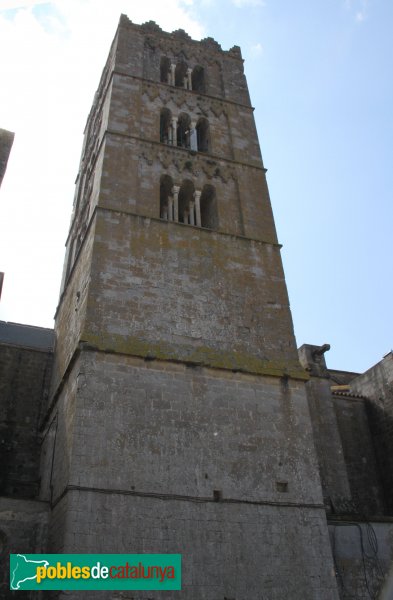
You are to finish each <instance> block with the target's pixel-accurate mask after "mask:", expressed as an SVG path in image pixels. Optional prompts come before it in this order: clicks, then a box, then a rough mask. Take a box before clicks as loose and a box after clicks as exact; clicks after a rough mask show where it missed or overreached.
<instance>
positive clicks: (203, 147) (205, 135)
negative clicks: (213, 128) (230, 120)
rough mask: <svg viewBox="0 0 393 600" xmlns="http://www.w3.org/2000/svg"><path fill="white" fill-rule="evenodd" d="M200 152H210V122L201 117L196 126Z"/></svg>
mask: <svg viewBox="0 0 393 600" xmlns="http://www.w3.org/2000/svg"><path fill="white" fill-rule="evenodd" d="M196 132H197V145H198V152H210V138H209V121H208V120H207V119H205V118H204V117H201V118H200V119H199V121H198V123H197V125H196Z"/></svg>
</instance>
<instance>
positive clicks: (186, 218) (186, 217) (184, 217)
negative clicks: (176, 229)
mask: <svg viewBox="0 0 393 600" xmlns="http://www.w3.org/2000/svg"><path fill="white" fill-rule="evenodd" d="M183 223H186V224H187V225H188V210H185V211H184V215H183Z"/></svg>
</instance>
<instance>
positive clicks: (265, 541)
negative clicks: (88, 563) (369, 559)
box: [54, 490, 338, 600]
mask: <svg viewBox="0 0 393 600" xmlns="http://www.w3.org/2000/svg"><path fill="white" fill-rule="evenodd" d="M65 501H66V500H65V499H63V500H62V501H61V502H62V503H63V502H65ZM67 503H68V506H67V510H68V511H69V512H68V514H69V519H70V521H71V522H72V523H73V526H74V531H77V532H78V533H77V534H72V532H70V533H69V535H66V540H65V544H64V546H63V547H64V551H65V552H110V553H122V552H124V553H128V552H133V553H139V552H141V553H160V552H167V553H181V554H182V580H183V585H182V591H181V592H166V593H160V592H142V591H140V592H112V593H110V592H108V593H107V595H106V598H107V600H119V599H120V598H121V599H128V600H131V599H133V600H158V599H162V598H163V597H170V598H174V599H175V598H182V600H218V599H224V598H226V599H227V600H262V599H263V600H283V599H284V598H288V599H290V600H338V595H337V592H336V581H335V576H334V569H333V564H332V559H331V553H330V546H329V540H328V535H327V529H326V523H325V516H324V512H323V510H312V509H306V508H294V507H284V506H282V507H277V506H256V505H247V504H228V503H225V502H212V501H210V502H201V503H196V502H188V501H184V500H178V499H175V498H170V497H169V498H163V499H159V498H151V497H150V498H147V497H143V498H141V497H136V496H135V497H131V496H124V495H121V494H105V493H94V492H83V491H77V490H74V491H70V492H68V494H67ZM60 513H61V508H60V507H59V514H60ZM57 549H58V548H57V547H56V546H55V548H54V551H57ZM168 594H169V595H168ZM101 597H102V596H101V595H100V592H83V593H81V592H79V593H78V592H68V593H67V596H65V595H61V594H60V598H67V599H70V600H74V599H76V598H84V599H85V600H95V599H96V598H101Z"/></svg>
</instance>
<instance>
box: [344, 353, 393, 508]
mask: <svg viewBox="0 0 393 600" xmlns="http://www.w3.org/2000/svg"><path fill="white" fill-rule="evenodd" d="M350 387H351V390H352V391H353V392H354V393H357V394H362V395H363V396H366V397H367V398H368V403H367V407H368V411H369V417H370V425H371V432H372V435H373V440H374V443H375V449H376V454H377V459H378V463H379V466H380V469H381V471H380V473H381V477H382V483H383V486H384V491H385V499H386V502H387V510H388V514H390V515H393V353H392V352H389V354H387V355H386V356H385V358H384V359H383V360H381V361H380V362H379V363H377V364H376V365H375V366H374V367H372V368H371V369H369V370H368V371H366V372H365V373H364V374H363V375H359V376H358V377H356V378H355V379H353V380H352V381H351V383H350Z"/></svg>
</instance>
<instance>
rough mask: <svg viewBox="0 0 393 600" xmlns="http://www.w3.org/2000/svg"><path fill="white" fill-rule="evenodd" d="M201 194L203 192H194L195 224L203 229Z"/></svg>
mask: <svg viewBox="0 0 393 600" xmlns="http://www.w3.org/2000/svg"><path fill="white" fill-rule="evenodd" d="M201 194H202V192H200V191H199V190H196V191H195V192H194V200H195V221H196V222H195V224H196V226H197V227H201V226H202V221H201Z"/></svg>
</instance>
